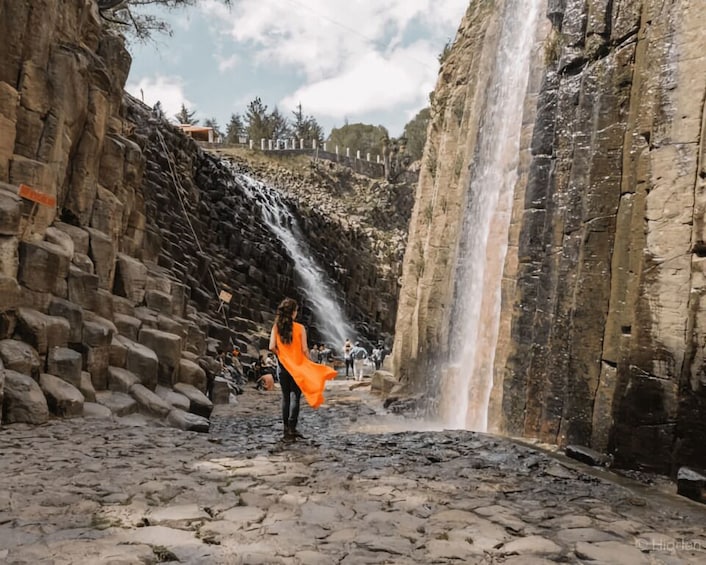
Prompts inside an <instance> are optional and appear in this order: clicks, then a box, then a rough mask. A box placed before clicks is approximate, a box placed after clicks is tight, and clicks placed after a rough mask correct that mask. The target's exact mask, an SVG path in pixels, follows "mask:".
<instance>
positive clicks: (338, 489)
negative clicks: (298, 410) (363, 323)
mask: <svg viewBox="0 0 706 565" xmlns="http://www.w3.org/2000/svg"><path fill="white" fill-rule="evenodd" d="M279 398H280V397H279V392H276V391H275V392H258V391H255V390H254V389H252V388H251V387H250V388H248V389H247V390H246V392H245V394H243V395H242V396H240V397H238V402H237V403H235V404H230V405H225V406H217V407H216V410H215V411H214V415H213V417H212V427H211V431H210V433H208V434H197V433H185V432H181V431H178V430H176V429H173V428H167V427H158V426H156V425H155V424H153V423H149V422H147V421H144V420H141V419H140V418H134V417H133V418H132V419H130V420H124V421H121V422H119V423H118V422H116V421H114V420H106V419H76V420H54V421H51V422H50V423H49V424H47V425H43V426H39V427H30V426H24V425H13V426H9V427H4V428H2V429H0V563H7V564H27V565H38V564H53V565H69V564H70V565H77V564H96V565H98V564H101V565H104V564H107V565H132V564H140V563H186V564H215V565H221V564H223V565H227V564H247V565H257V564H263V565H264V564H304V565H319V564H320V565H330V564H342V565H353V564H360V565H363V564H377V563H391V564H400V565H401V564H413V563H421V564H433V563H464V564H466V563H470V564H474V563H484V564H491V563H507V564H518V565H534V564H540V563H587V564H588V563H596V564H610V563H615V564H620V565H626V564H633V563H635V564H640V563H645V564H649V563H654V564H669V565H677V564H682V563H700V564H703V563H706V530H705V526H706V509H704V507H702V506H700V505H698V504H696V503H693V502H691V501H689V500H686V499H682V498H680V497H677V496H676V495H674V494H671V493H670V492H666V491H665V489H664V488H657V487H655V486H645V485H643V484H638V483H633V482H631V481H627V480H625V479H623V478H618V477H615V476H613V475H610V474H608V473H606V472H603V471H596V470H593V469H591V468H589V467H585V466H583V465H582V464H580V463H576V462H573V461H570V460H567V459H564V458H563V457H561V456H554V455H551V454H549V453H547V452H544V451H541V450H536V449H533V448H531V447H529V446H525V445H521V444H518V443H515V442H513V441H511V440H508V439H504V438H498V437H494V436H490V435H483V434H476V433H472V432H465V431H421V430H420V429H419V425H418V424H417V423H416V422H414V421H412V420H405V419H403V418H401V417H397V416H394V417H393V416H390V415H385V414H384V413H383V411H382V410H381V409H380V408H379V400H377V399H376V398H375V397H373V396H371V395H370V393H369V390H368V389H367V388H366V387H362V388H354V389H351V387H350V382H345V381H335V382H333V383H331V385H330V387H329V390H328V392H327V402H326V404H325V405H324V406H323V407H321V408H320V409H319V410H318V411H313V410H311V409H309V407H308V406H305V407H303V409H302V418H301V422H300V426H299V427H300V431H301V432H302V433H304V434H306V435H307V436H308V439H305V440H299V441H297V442H296V443H285V442H283V441H282V440H281V436H282V427H281V424H280V421H279V417H278V414H279Z"/></svg>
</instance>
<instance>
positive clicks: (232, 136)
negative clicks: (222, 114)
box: [226, 114, 245, 143]
mask: <svg viewBox="0 0 706 565" xmlns="http://www.w3.org/2000/svg"><path fill="white" fill-rule="evenodd" d="M243 133H245V127H244V126H243V118H241V117H240V114H231V115H230V122H228V125H227V126H226V143H240V139H239V138H240V136H241V135H242V134H243Z"/></svg>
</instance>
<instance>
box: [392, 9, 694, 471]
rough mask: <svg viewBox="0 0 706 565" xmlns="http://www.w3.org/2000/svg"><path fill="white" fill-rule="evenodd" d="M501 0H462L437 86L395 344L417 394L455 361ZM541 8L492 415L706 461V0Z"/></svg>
mask: <svg viewBox="0 0 706 565" xmlns="http://www.w3.org/2000/svg"><path fill="white" fill-rule="evenodd" d="M506 4H507V2H489V1H476V2H473V3H472V4H471V6H470V7H469V9H468V12H467V14H466V17H465V19H464V21H463V23H462V25H461V28H460V30H459V34H458V36H457V38H456V41H455V44H454V46H453V48H452V50H451V52H450V54H449V56H448V58H447V59H446V61H445V62H444V64H443V66H442V69H441V73H440V78H439V82H438V85H437V88H436V90H435V92H434V104H433V119H432V123H431V125H430V130H429V134H430V138H429V142H428V145H427V148H426V150H425V156H424V162H423V164H422V172H421V177H420V183H419V186H418V191H417V199H416V202H415V208H414V212H413V219H412V224H411V227H410V236H409V243H408V248H407V253H406V256H405V263H404V274H403V281H402V290H401V295H400V309H399V312H398V320H397V326H396V342H395V352H394V353H395V368H396V371H397V373H398V375H399V376H400V377H401V379H402V380H403V381H404V382H407V383H409V384H411V385H415V386H417V387H422V386H428V384H429V383H430V382H431V380H432V376H433V375H434V374H436V373H440V372H443V371H444V370H445V369H444V362H445V361H446V360H447V359H448V358H449V355H450V351H449V342H450V338H449V330H450V324H451V322H450V320H451V317H452V311H453V308H454V292H455V290H454V286H453V284H451V283H450V281H451V280H453V279H454V276H455V273H456V269H457V265H456V260H457V257H458V253H459V251H458V246H459V231H460V229H461V226H462V223H463V219H462V218H463V213H464V210H465V207H466V205H465V202H467V198H468V196H467V194H468V172H467V170H466V169H467V167H468V165H469V163H470V162H471V157H472V155H473V152H474V149H475V147H476V143H477V138H478V130H479V128H480V127H481V124H482V116H483V110H484V107H485V104H486V101H485V100H484V93H485V92H486V91H487V89H488V85H489V84H490V83H491V82H492V80H493V77H492V76H491V71H490V70H491V69H492V66H491V65H490V62H491V61H492V58H493V54H494V50H495V49H496V43H497V33H496V30H497V28H498V26H499V25H500V20H501V17H502V13H503V10H504V6H505V5H506ZM542 9H543V13H545V14H546V18H543V21H542V22H540V25H539V26H538V28H537V32H536V33H537V36H536V37H537V39H536V44H535V51H534V57H533V61H532V63H531V68H530V81H529V85H528V89H527V93H526V96H525V104H524V119H523V130H522V139H521V145H520V151H519V166H518V180H517V183H516V185H515V194H514V199H513V207H512V216H511V223H510V228H509V231H508V233H506V234H503V237H504V238H505V239H506V240H507V242H508V252H507V256H506V258H505V264H504V271H503V278H502V285H501V288H500V290H501V292H502V294H501V296H502V308H501V310H500V315H499V327H500V332H499V336H498V340H497V345H496V346H495V352H494V373H493V374H494V382H493V392H492V395H491V401H490V412H489V427H490V428H491V429H496V430H502V431H505V432H507V433H510V434H513V435H523V436H527V437H536V438H540V439H541V440H543V441H548V442H552V443H558V444H560V445H561V444H567V443H580V444H583V445H589V446H592V447H594V448H597V449H600V450H604V451H609V452H611V453H613V454H614V456H615V462H616V464H618V465H626V466H642V467H645V468H650V469H654V470H658V471H661V472H673V471H674V470H675V469H676V468H677V466H678V465H680V464H684V463H690V464H697V465H701V466H704V465H706V448H704V444H703V438H704V437H706V376H705V373H704V346H703V344H704V341H705V339H704V336H705V333H704V332H705V331H706V330H705V329H704V316H705V314H704V307H703V305H702V302H703V298H702V296H703V294H704V283H703V280H704V276H703V264H704V260H703V256H704V243H703V242H704V239H705V238H704V233H703V230H704V228H703V225H704V208H705V205H704V196H703V193H704V189H705V188H706V181H705V178H706V169H705V168H704V155H705V151H706V142H705V140H704V136H705V135H706V134H705V133H704V132H705V131H706V130H705V128H704V119H705V116H704V100H705V99H706V40H705V39H704V35H703V33H702V30H701V29H700V27H701V26H700V22H699V14H702V13H703V12H704V10H705V9H706V2H704V1H703V0H699V1H697V2H686V1H676V2H670V3H667V4H665V3H663V2H658V1H656V0H642V1H640V0H616V1H613V2H605V1H598V0H596V1H593V0H588V1H586V0H565V1H563V0H549V1H547V2H544V3H543V5H542ZM492 241H493V240H492V238H491V242H492ZM493 254H494V248H493V247H492V243H491V245H489V247H488V251H487V256H488V261H491V260H492V257H493ZM458 284H462V283H461V282H460V281H458V280H457V281H456V285H458ZM430 392H431V394H432V395H434V394H435V393H436V391H435V390H433V389H432V390H430Z"/></svg>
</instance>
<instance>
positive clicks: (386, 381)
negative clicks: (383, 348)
mask: <svg viewBox="0 0 706 565" xmlns="http://www.w3.org/2000/svg"><path fill="white" fill-rule="evenodd" d="M396 384H397V379H396V378H395V376H394V375H393V374H392V373H388V372H387V371H380V370H378V371H375V373H373V377H372V380H371V381H370V390H372V391H377V392H379V393H382V394H387V393H389V392H390V391H391V390H392V389H393V388H394V386H395V385H396Z"/></svg>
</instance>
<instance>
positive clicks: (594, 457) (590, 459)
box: [564, 445, 611, 467]
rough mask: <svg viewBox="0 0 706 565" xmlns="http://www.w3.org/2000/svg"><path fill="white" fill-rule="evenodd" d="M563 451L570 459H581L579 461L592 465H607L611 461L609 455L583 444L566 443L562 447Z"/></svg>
mask: <svg viewBox="0 0 706 565" xmlns="http://www.w3.org/2000/svg"><path fill="white" fill-rule="evenodd" d="M564 453H565V454H566V456H567V457H571V459H576V461H581V463H585V464H586V465H593V466H594V467H607V466H609V465H610V463H611V458H610V456H609V455H606V454H605V453H600V452H599V451H596V450H595V449H591V448H589V447H586V446H583V445H567V446H566V447H565V448H564Z"/></svg>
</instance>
